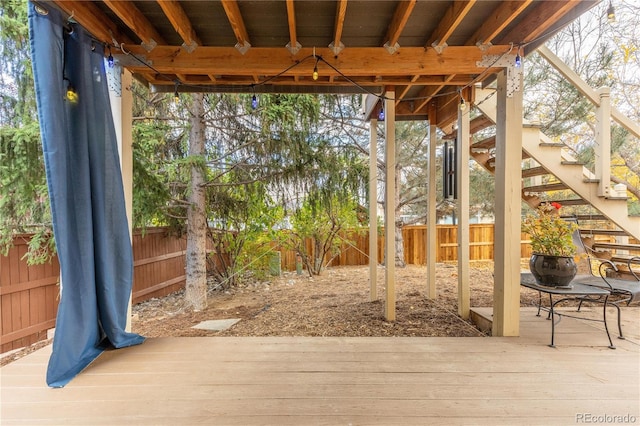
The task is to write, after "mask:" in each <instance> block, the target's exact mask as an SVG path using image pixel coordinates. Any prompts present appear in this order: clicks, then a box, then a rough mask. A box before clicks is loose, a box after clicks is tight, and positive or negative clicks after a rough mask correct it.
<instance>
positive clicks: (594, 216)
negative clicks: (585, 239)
mask: <svg viewBox="0 0 640 426" xmlns="http://www.w3.org/2000/svg"><path fill="white" fill-rule="evenodd" d="M574 217H575V218H576V219H578V222H580V221H585V220H587V221H588V220H609V219H607V217H606V216H605V215H603V214H577V215H575V216H574Z"/></svg>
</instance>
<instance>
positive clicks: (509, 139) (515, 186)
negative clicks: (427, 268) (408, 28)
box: [492, 71, 523, 337]
mask: <svg viewBox="0 0 640 426" xmlns="http://www.w3.org/2000/svg"><path fill="white" fill-rule="evenodd" d="M497 81H498V90H497V93H496V98H497V100H496V102H497V111H496V120H495V121H496V164H495V181H496V185H495V192H496V197H495V199H496V201H495V212H496V225H495V239H494V241H495V256H494V259H495V267H494V291H493V325H492V327H493V328H492V335H493V336H496V337H497V336H518V335H519V333H520V209H521V206H520V203H521V198H520V197H521V185H522V176H521V175H522V138H523V136H522V90H519V91H514V92H513V94H512V97H508V96H507V76H506V71H502V72H500V73H499V74H498V80H497ZM522 84H523V82H522V80H521V81H520V87H522Z"/></svg>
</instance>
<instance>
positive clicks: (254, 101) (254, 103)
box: [251, 93, 258, 109]
mask: <svg viewBox="0 0 640 426" xmlns="http://www.w3.org/2000/svg"><path fill="white" fill-rule="evenodd" d="M251 108H253V109H256V108H258V98H256V95H255V93H254V94H253V97H252V98H251Z"/></svg>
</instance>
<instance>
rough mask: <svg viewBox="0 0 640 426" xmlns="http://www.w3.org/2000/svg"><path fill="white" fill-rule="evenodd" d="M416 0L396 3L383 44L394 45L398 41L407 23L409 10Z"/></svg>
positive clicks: (411, 10)
mask: <svg viewBox="0 0 640 426" xmlns="http://www.w3.org/2000/svg"><path fill="white" fill-rule="evenodd" d="M416 1H417V0H410V1H401V2H400V3H398V6H397V7H396V11H395V13H394V14H393V19H391V24H390V25H389V29H388V30H387V35H386V36H385V40H383V44H388V45H389V46H394V45H395V44H396V43H397V42H398V39H399V38H400V34H402V30H404V27H405V25H407V21H408V20H409V16H411V12H413V8H414V6H415V5H416Z"/></svg>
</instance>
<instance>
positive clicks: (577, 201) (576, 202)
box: [549, 198, 591, 206]
mask: <svg viewBox="0 0 640 426" xmlns="http://www.w3.org/2000/svg"><path fill="white" fill-rule="evenodd" d="M549 202H555V203H558V204H560V205H561V206H584V205H589V204H591V203H589V202H588V201H587V200H585V199H584V198H572V199H568V200H549Z"/></svg>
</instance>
